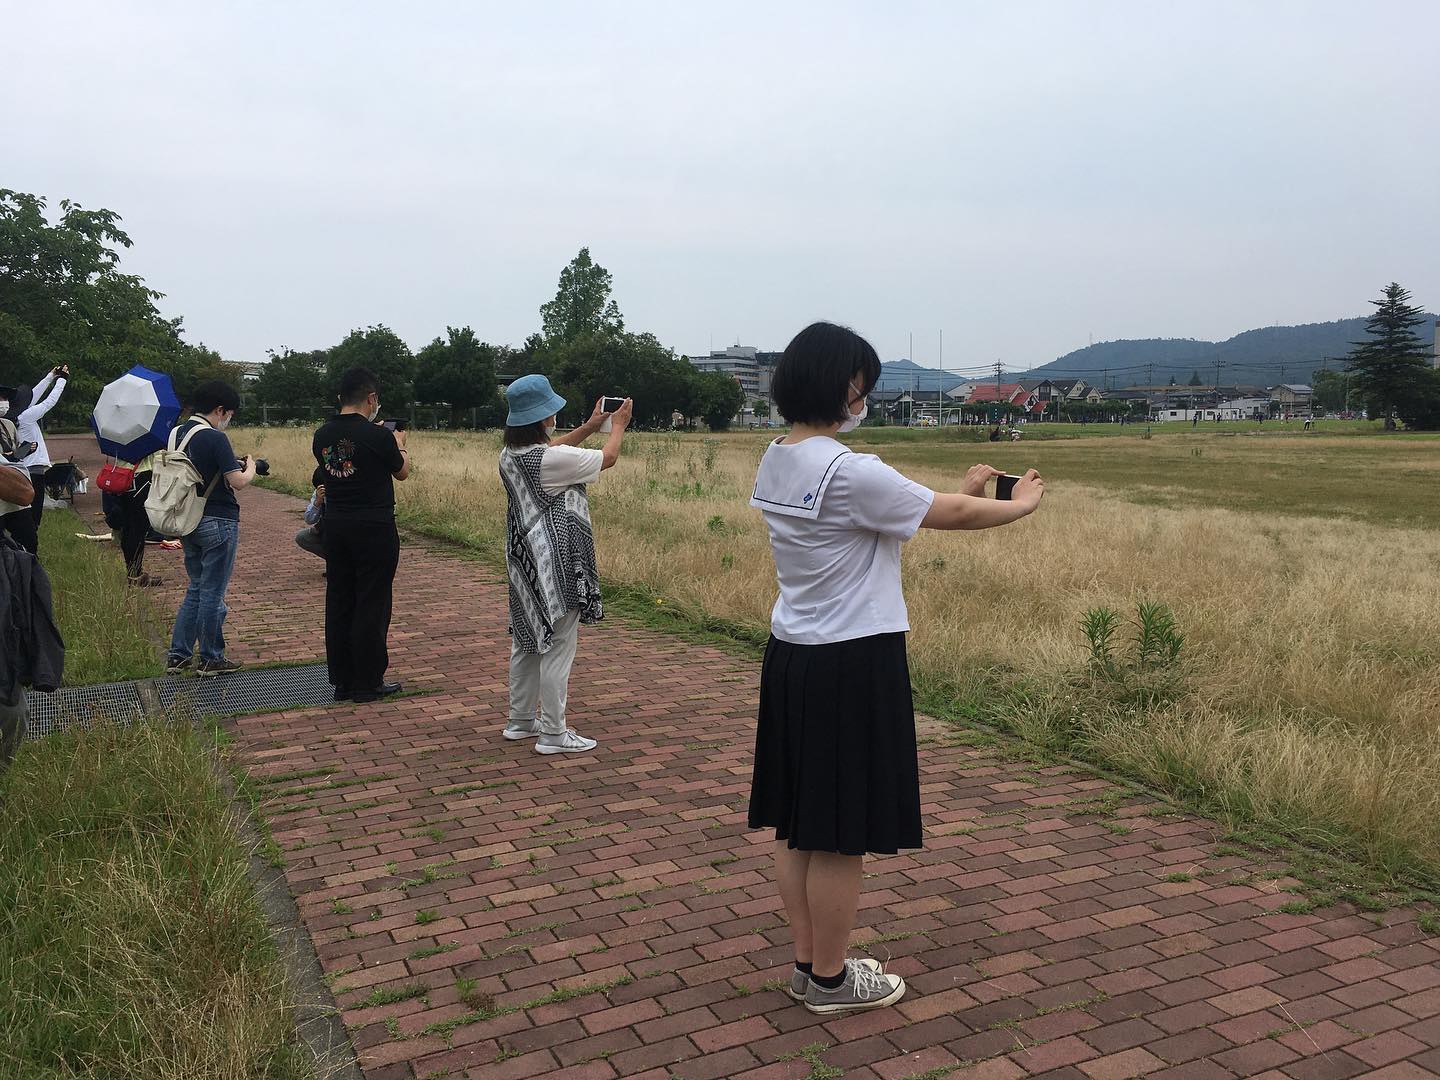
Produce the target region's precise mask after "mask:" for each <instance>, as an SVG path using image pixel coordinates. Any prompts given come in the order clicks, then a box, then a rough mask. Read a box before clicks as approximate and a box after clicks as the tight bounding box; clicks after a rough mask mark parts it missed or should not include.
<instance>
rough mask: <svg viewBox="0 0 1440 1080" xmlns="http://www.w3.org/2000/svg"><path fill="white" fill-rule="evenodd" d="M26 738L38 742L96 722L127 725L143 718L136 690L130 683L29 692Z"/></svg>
mask: <svg viewBox="0 0 1440 1080" xmlns="http://www.w3.org/2000/svg"><path fill="white" fill-rule="evenodd" d="M25 696H26V700H27V702H28V704H29V706H30V723H29V728H28V731H27V736H28V737H29V738H32V739H38V738H41V737H42V736H45V735H51V734H53V733H55V732H57V731H66V730H68V729H70V728H72V727H80V728H88V727H89V726H90V725H91V723H93V722H94V721H96V720H101V719H104V720H109V721H110V722H112V723H116V724H130V723H133V722H134V721H136V720H139V719H140V718H141V717H142V716H144V715H145V705H144V703H143V702H142V701H141V700H140V691H139V688H138V687H137V686H136V684H135V683H133V682H126V683H98V684H96V685H95V686H73V687H72V686H66V687H61V688H60V689H59V690H56V691H55V692H54V693H53V694H46V693H42V692H41V691H39V690H31V691H30V692H29V693H27V694H26V695H25Z"/></svg>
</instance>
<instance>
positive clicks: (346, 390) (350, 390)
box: [340, 367, 380, 405]
mask: <svg viewBox="0 0 1440 1080" xmlns="http://www.w3.org/2000/svg"><path fill="white" fill-rule="evenodd" d="M378 393H380V383H379V382H378V381H377V380H376V378H375V374H374V372H372V371H371V370H370V369H369V368H363V367H352V368H351V369H350V370H349V371H347V372H345V374H343V375H341V376H340V404H341V405H359V404H360V403H361V402H362V401H364V400H365V399H366V398H367V397H369V396H370V395H371V394H378Z"/></svg>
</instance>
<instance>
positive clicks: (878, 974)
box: [805, 958, 905, 1016]
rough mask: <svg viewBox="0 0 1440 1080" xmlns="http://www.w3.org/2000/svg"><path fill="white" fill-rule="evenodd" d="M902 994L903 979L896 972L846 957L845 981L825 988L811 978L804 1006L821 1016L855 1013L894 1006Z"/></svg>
mask: <svg viewBox="0 0 1440 1080" xmlns="http://www.w3.org/2000/svg"><path fill="white" fill-rule="evenodd" d="M904 996H905V980H904V979H902V978H901V977H900V976H899V975H886V974H885V973H884V972H883V971H876V970H875V969H873V968H871V967H869V966H867V965H865V964H862V963H861V962H860V961H858V960H850V959H848V958H847V959H846V961H845V981H844V982H842V983H841V984H840V985H839V986H837V987H836V988H835V989H834V990H826V989H825V988H824V987H822V986H821V985H820V984H819V983H817V982H816V981H815V980H814V979H811V980H810V985H809V986H808V987H807V988H806V990H805V1008H807V1009H809V1010H810V1011H811V1012H813V1013H819V1014H821V1015H822V1016H825V1015H830V1014H833V1013H845V1012H858V1011H859V1010H861V1009H878V1008H880V1007H881V1006H884V1005H893V1004H895V1002H897V1001H899V1000H900V999H901V998H902V997H904Z"/></svg>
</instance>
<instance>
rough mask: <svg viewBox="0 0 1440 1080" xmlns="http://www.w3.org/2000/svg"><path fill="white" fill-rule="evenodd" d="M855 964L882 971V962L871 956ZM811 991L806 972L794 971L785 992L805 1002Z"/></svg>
mask: <svg viewBox="0 0 1440 1080" xmlns="http://www.w3.org/2000/svg"><path fill="white" fill-rule="evenodd" d="M855 963H857V964H864V965H865V966H866V967H868V968H869V969H870V970H871V971H879V970H880V969H881V964H880V961H879V960H875V959H873V958H871V957H869V956H862V957H859V958H858V959H856V961H855ZM809 989H810V976H809V975H806V974H805V972H803V971H801V970H800V969H799V968H795V969H794V970H793V971H791V972H790V986H789V989H787V990H786V991H785V992H786V993H787V994H789V995H790V996H791V997H792V998H794V999H795V1000H796V1001H804V1000H805V991H806V990H809Z"/></svg>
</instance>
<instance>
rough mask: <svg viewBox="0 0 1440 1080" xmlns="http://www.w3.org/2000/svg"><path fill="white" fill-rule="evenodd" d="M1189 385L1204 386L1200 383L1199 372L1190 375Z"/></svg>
mask: <svg viewBox="0 0 1440 1080" xmlns="http://www.w3.org/2000/svg"><path fill="white" fill-rule="evenodd" d="M1189 385H1190V386H1203V385H1204V384H1203V383H1202V382H1201V381H1200V372H1198V371H1193V372H1191V373H1190V383H1189Z"/></svg>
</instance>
